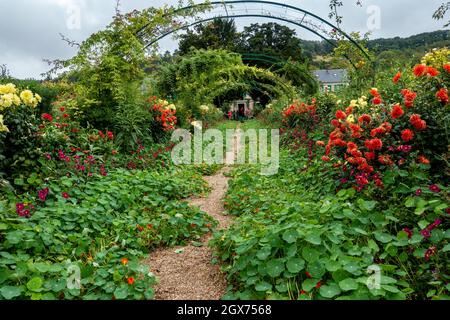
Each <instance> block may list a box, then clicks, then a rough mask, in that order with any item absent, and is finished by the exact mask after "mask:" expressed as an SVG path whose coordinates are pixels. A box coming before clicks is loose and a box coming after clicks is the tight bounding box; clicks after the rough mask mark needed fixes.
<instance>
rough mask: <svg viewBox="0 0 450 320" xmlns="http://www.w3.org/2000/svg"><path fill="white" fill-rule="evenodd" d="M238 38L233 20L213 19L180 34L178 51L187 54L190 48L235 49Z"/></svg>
mask: <svg viewBox="0 0 450 320" xmlns="http://www.w3.org/2000/svg"><path fill="white" fill-rule="evenodd" d="M238 40H239V34H238V32H237V28H236V24H235V23H234V20H232V19H230V20H226V19H214V20H213V21H211V22H209V23H206V24H200V25H197V26H196V27H195V29H194V31H192V30H188V32H187V33H186V34H183V35H181V36H180V43H179V45H178V47H179V48H178V53H179V54H180V55H185V54H188V53H189V52H190V50H191V49H192V48H195V49H205V50H206V49H210V50H219V49H222V50H228V51H235V48H236V44H237V42H238Z"/></svg>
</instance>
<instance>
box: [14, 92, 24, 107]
mask: <svg viewBox="0 0 450 320" xmlns="http://www.w3.org/2000/svg"><path fill="white" fill-rule="evenodd" d="M13 103H14V105H15V106H20V104H21V103H22V101H21V100H20V98H19V96H18V95H17V94H15V93H14V94H13Z"/></svg>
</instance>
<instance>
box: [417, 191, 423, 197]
mask: <svg viewBox="0 0 450 320" xmlns="http://www.w3.org/2000/svg"><path fill="white" fill-rule="evenodd" d="M421 195H422V189H417V190H416V196H418V197H419V196H421Z"/></svg>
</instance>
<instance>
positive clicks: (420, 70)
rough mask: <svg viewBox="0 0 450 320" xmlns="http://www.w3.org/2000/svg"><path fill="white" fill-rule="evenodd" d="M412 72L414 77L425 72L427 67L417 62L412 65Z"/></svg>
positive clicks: (420, 75)
mask: <svg viewBox="0 0 450 320" xmlns="http://www.w3.org/2000/svg"><path fill="white" fill-rule="evenodd" d="M413 72H414V75H415V76H416V77H422V76H424V75H426V74H427V72H428V68H427V66H426V65H424V64H418V65H416V66H415V67H414V69H413Z"/></svg>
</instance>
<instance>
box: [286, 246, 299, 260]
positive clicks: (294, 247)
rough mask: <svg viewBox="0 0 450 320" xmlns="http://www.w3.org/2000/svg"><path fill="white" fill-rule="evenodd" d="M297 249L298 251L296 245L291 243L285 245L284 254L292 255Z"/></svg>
mask: <svg viewBox="0 0 450 320" xmlns="http://www.w3.org/2000/svg"><path fill="white" fill-rule="evenodd" d="M297 251H298V248H297V245H296V244H291V245H290V246H288V247H287V250H286V256H287V257H293V256H295V255H296V254H297Z"/></svg>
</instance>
